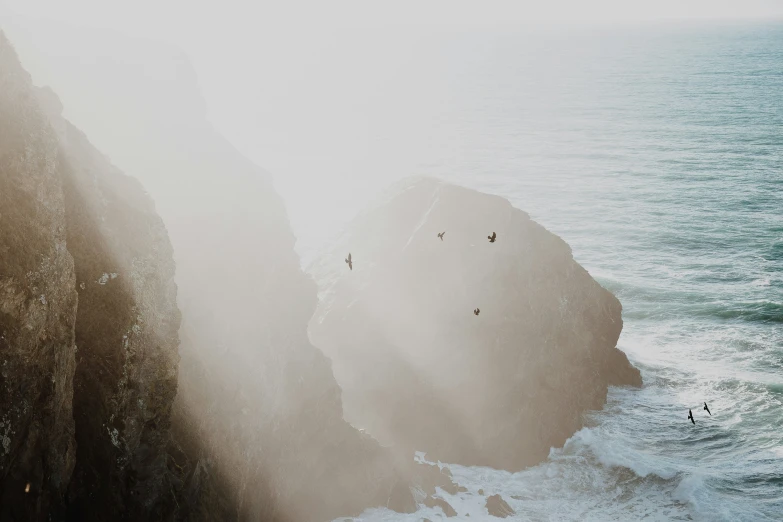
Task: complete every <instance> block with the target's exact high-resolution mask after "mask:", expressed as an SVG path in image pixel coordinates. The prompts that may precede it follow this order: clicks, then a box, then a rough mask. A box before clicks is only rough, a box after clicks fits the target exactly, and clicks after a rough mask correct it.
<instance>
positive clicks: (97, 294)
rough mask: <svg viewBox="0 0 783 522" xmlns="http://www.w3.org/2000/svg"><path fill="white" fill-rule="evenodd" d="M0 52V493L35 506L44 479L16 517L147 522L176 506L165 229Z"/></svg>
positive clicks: (145, 199) (171, 310)
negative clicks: (3, 463) (13, 439)
mask: <svg viewBox="0 0 783 522" xmlns="http://www.w3.org/2000/svg"><path fill="white" fill-rule="evenodd" d="M0 55H2V56H3V63H2V69H0V73H2V75H3V76H2V78H3V81H4V87H5V86H7V87H8V88H7V89H6V88H3V89H2V90H0V100H2V101H1V102H0V103H2V106H3V108H4V111H7V115H8V117H3V119H2V121H3V133H4V134H3V137H2V138H3V139H2V142H1V143H2V147H8V149H7V150H3V154H2V157H3V164H2V176H0V182H1V183H3V184H4V186H5V185H7V186H8V190H2V196H0V197H2V198H4V199H3V205H2V207H1V208H2V212H3V215H4V216H6V215H7V216H8V219H7V220H5V219H4V220H3V223H2V227H0V237H3V238H8V240H7V241H6V240H5V239H4V241H3V242H4V244H3V247H2V250H3V257H2V259H3V261H2V262H3V266H4V268H3V271H2V276H0V277H2V280H3V283H2V284H3V289H4V294H5V298H4V299H3V301H4V303H5V304H4V305H3V312H4V313H5V314H8V315H7V317H8V318H9V323H8V324H7V325H6V324H3V329H4V330H7V331H8V335H7V336H4V337H5V338H6V339H7V341H6V343H7V345H4V346H3V347H2V348H3V350H2V356H3V357H8V360H9V363H10V364H8V365H6V366H5V367H4V368H6V367H7V373H5V370H4V379H7V380H8V382H9V383H10V382H13V383H20V382H21V385H20V384H17V385H16V386H15V387H13V388H14V389H12V387H8V391H3V393H2V395H0V404H2V403H5V402H6V401H11V402H13V405H12V406H11V407H10V408H9V410H7V411H9V413H12V414H13V412H14V411H18V410H21V411H23V412H26V413H27V415H28V416H29V418H28V419H26V420H25V419H20V418H15V419H14V418H12V419H9V423H8V426H9V427H10V428H11V429H12V430H13V431H14V432H15V433H18V434H19V435H20V436H23V437H25V440H26V441H27V442H26V443H25V444H26V446H27V447H20V446H19V445H18V443H17V444H11V443H10V442H9V447H10V449H9V451H8V454H9V455H10V457H9V461H10V462H11V463H12V464H11V466H12V467H11V469H10V472H11V474H10V475H9V478H8V480H9V481H12V482H9V483H8V486H7V487H6V484H5V483H4V484H3V488H2V489H3V494H4V495H5V494H6V493H8V494H10V493H9V492H12V493H16V492H21V491H23V488H22V487H21V486H19V481H26V482H32V484H31V489H32V490H33V492H34V493H35V495H34V496H33V495H31V496H29V497H25V500H27V498H30V499H33V498H34V497H35V496H38V495H39V493H38V492H39V491H40V490H41V487H42V486H41V481H42V479H43V478H45V479H46V480H47V481H48V482H49V483H50V486H51V487H50V491H46V492H45V497H44V494H41V497H42V500H41V502H39V503H38V504H37V505H36V508H35V512H34V513H33V512H28V513H27V515H28V516H27V518H30V519H41V520H49V519H50V517H52V516H55V515H56V514H57V513H58V512H59V511H60V510H62V509H63V507H64V506H65V505H66V504H67V505H68V516H69V517H70V518H72V519H78V520H142V519H152V518H158V517H160V516H162V515H163V513H164V512H166V506H167V504H173V503H174V498H173V496H172V495H171V485H170V484H169V482H168V479H167V466H166V464H167V455H168V454H167V449H168V442H169V435H168V426H169V418H170V412H171V405H172V403H173V400H174V396H175V394H176V387H177V382H176V378H177V361H178V355H177V345H178V342H179V341H178V337H177V331H178V329H179V312H178V310H177V308H176V287H175V286H174V282H173V276H174V262H173V258H172V251H171V246H170V244H169V241H168V237H167V234H166V230H165V228H164V227H163V223H162V221H161V219H160V218H159V217H158V216H157V214H156V213H155V208H154V206H153V204H152V201H151V200H150V198H149V196H148V195H147V194H146V193H145V192H144V190H143V189H142V187H141V185H140V184H139V183H138V182H137V181H135V180H133V179H131V178H129V177H127V176H125V175H123V174H122V173H121V172H119V171H118V170H117V169H116V168H115V167H113V166H112V165H111V164H110V163H109V161H108V160H107V159H106V158H105V157H104V156H103V155H101V154H100V153H99V152H98V151H97V150H95V148H94V147H92V146H91V145H90V143H89V142H88V141H87V139H86V137H85V136H84V134H82V133H81V132H80V131H78V130H77V129H76V128H74V127H73V126H72V125H71V124H70V123H68V122H67V121H65V120H64V119H63V118H62V116H61V111H62V106H61V105H60V102H59V100H58V99H57V97H56V96H55V95H54V93H52V92H51V91H50V90H48V89H42V90H36V89H34V88H33V87H32V85H31V82H30V78H29V76H28V75H27V74H26V73H25V72H24V70H23V69H22V67H21V66H20V65H19V63H18V61H17V59H16V57H15V55H14V53H13V50H12V49H11V47H10V45H9V44H8V42H7V41H6V40H5V38H4V37H2V39H0ZM3 116H5V114H4V115H3ZM5 198H8V199H5ZM44 232H46V234H44ZM6 265H7V266H8V269H6V268H5V266H6ZM23 270H26V272H24V271H23ZM74 276H75V277H74ZM76 292H78V308H77V299H76ZM25 294H27V297H25ZM36 302H37V304H34V303H36ZM6 310H7V311H6ZM74 318H75V324H74ZM6 320H7V319H6V315H4V316H3V323H6ZM14 320H16V321H19V320H21V321H22V322H21V324H15V321H14ZM20 332H21V333H24V335H22V336H20V335H19V334H20ZM74 336H75V341H76V346H77V348H76V349H75V348H74V346H73V341H74ZM36 343H37V344H36ZM17 352H21V357H22V363H24V364H26V365H28V366H29V368H28V369H27V370H25V368H24V366H23V365H22V366H20V364H19V356H16V357H15V356H14V354H16V353H17ZM75 352H76V360H75V361H74V353H75ZM74 362H76V364H74ZM74 367H75V374H74ZM36 379H37V380H41V379H43V381H41V382H39V383H35V382H33V381H34V380H36ZM25 381H30V382H29V383H27V382H25ZM72 407H73V412H72V411H71V408H72ZM2 411H4V412H5V411H6V410H5V409H3V410H2ZM38 418H42V420H41V421H39V420H38ZM74 418H75V439H76V442H77V444H76V452H75V458H74V451H73V448H74V444H73V442H74V440H73V439H74V428H73V426H74ZM4 424H5V423H4ZM33 445H37V447H34V448H30V447H31V446H33ZM36 461H40V462H41V463H36ZM74 463H75V472H74V474H73V476H72V475H71V471H72V470H73V469H74ZM13 466H16V467H21V468H22V469H21V470H14V469H13ZM31 466H33V467H32V469H30V467H31ZM4 471H5V470H4ZM24 475H28V476H27V477H25V476H24ZM66 486H68V488H69V494H68V499H67V501H66V499H65V498H64V497H63V493H64V491H65V488H66ZM25 487H26V485H25ZM164 495H166V496H167V497H166V499H165V501H162V498H161V497H163V496H164ZM4 505H5V503H4ZM169 511H170V510H169Z"/></svg>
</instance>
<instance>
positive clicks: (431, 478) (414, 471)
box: [405, 462, 459, 496]
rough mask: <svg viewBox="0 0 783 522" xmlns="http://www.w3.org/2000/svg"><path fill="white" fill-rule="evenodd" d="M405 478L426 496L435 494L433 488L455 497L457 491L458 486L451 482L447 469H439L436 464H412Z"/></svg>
mask: <svg viewBox="0 0 783 522" xmlns="http://www.w3.org/2000/svg"><path fill="white" fill-rule="evenodd" d="M405 476H406V477H407V478H408V480H409V481H410V483H411V484H412V485H413V486H415V487H416V488H418V489H420V490H421V491H423V492H424V493H425V495H427V496H431V495H435V494H436V492H437V490H436V489H435V488H441V489H442V490H443V491H445V492H447V493H449V494H450V495H456V494H457V491H459V486H458V485H457V484H455V483H454V481H453V480H452V478H451V473H450V472H449V469H448V468H446V467H444V468H439V467H438V466H437V465H436V464H429V463H427V462H417V463H414V464H413V465H411V466H410V467H409V468H408V470H407V472H406V473H405Z"/></svg>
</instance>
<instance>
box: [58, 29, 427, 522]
mask: <svg viewBox="0 0 783 522" xmlns="http://www.w3.org/2000/svg"><path fill="white" fill-rule="evenodd" d="M103 37H104V35H102V38H103ZM117 48H118V49H133V50H138V49H139V46H137V45H135V43H134V42H130V44H129V45H118V46H117ZM85 52H89V49H87V50H85ZM167 56H168V57H172V56H173V57H175V58H174V59H171V61H167V60H168V59H169V58H166V57H167ZM64 60H66V59H65V58H63V57H62V56H61V57H60V58H59V59H58V66H60V67H63V68H64V69H67V70H68V71H69V73H70V74H72V75H78V76H79V77H83V78H100V80H101V81H100V83H98V82H96V84H92V83H87V84H85V85H84V90H83V91H82V92H80V93H79V96H80V97H81V98H82V99H84V98H86V97H89V99H90V100H91V101H94V106H93V107H92V110H94V111H96V113H100V114H101V118H100V119H92V120H89V121H91V122H92V123H93V124H95V125H98V124H106V127H105V128H104V127H88V128H87V129H86V130H87V131H88V134H89V135H91V136H98V137H100V139H101V140H102V141H101V143H102V145H101V148H102V150H104V151H105V152H107V153H108V154H110V155H111V157H112V159H113V160H114V161H116V162H117V164H118V165H119V166H120V167H122V168H123V170H124V171H125V172H128V173H129V174H132V175H134V176H135V177H137V178H138V179H141V180H142V181H143V182H144V183H145V187H147V188H148V189H149V190H150V193H151V194H152V196H153V198H154V200H155V203H156V207H157V209H158V210H159V212H160V213H161V216H162V217H163V219H164V222H165V223H166V227H167V229H168V231H169V235H170V237H171V241H172V245H173V248H174V258H175V261H176V263H177V274H176V281H177V286H178V303H179V307H180V309H181V311H182V327H181V329H180V337H181V340H182V342H181V346H180V354H181V362H180V367H179V389H178V395H177V399H176V405H175V408H174V417H173V423H172V433H173V437H172V439H171V443H170V446H169V453H170V459H169V462H168V476H169V477H170V479H171V480H172V483H171V488H170V490H171V491H173V492H174V494H175V495H176V502H175V503H174V508H173V511H172V512H171V513H170V516H172V517H174V518H176V519H185V520H238V519H241V520H264V521H269V520H297V521H299V520H303V521H304V520H307V521H314V520H328V519H331V518H334V517H336V516H339V515H351V514H355V513H359V512H361V511H362V510H363V509H365V508H366V507H370V506H380V505H385V504H386V503H387V502H388V499H389V495H390V492H391V490H392V488H393V486H394V484H395V482H396V474H395V461H394V459H393V458H392V455H391V454H390V452H389V451H388V450H386V449H384V448H381V447H380V445H379V444H378V443H377V442H376V441H375V440H374V439H372V438H370V437H368V436H364V435H362V434H361V433H360V432H359V431H358V430H356V429H354V428H353V427H351V426H350V425H349V424H347V423H346V422H345V421H344V420H343V416H342V400H341V396H340V393H341V392H340V388H339V387H338V386H337V383H336V381H335V379H334V376H333V374H332V370H331V365H330V362H329V360H328V359H327V358H326V357H325V356H324V355H323V354H322V353H321V352H320V351H319V350H318V349H317V348H315V347H314V346H313V345H312V344H310V342H309V340H308V337H307V324H308V321H309V320H310V317H311V316H312V313H313V311H314V309H315V306H316V292H317V289H316V286H315V284H314V283H313V281H312V280H311V279H310V278H309V277H308V276H306V275H305V274H304V273H303V272H302V270H301V268H300V266H299V259H298V258H297V256H296V253H295V251H294V241H295V239H294V236H293V234H292V232H291V229H290V226H289V223H288V218H287V215H286V212H285V209H284V207H283V204H282V201H281V199H280V197H279V196H278V195H277V194H276V192H275V190H274V188H273V186H272V184H271V181H270V179H269V176H268V175H267V174H266V173H265V172H263V171H262V170H261V169H259V168H258V167H256V166H255V165H253V164H252V163H251V162H250V161H248V160H247V159H246V158H244V157H243V156H242V155H241V154H240V153H239V152H237V151H236V150H235V149H234V148H232V147H231V146H230V145H229V144H228V143H227V142H226V140H225V139H223V137H222V136H220V135H219V134H218V133H217V132H216V131H215V130H214V129H213V128H212V127H211V126H210V125H209V123H208V122H207V120H206V114H205V111H204V105H203V102H201V99H200V94H199V92H198V86H197V83H196V81H195V75H194V73H193V71H192V69H191V68H190V67H189V65H188V63H187V61H186V60H183V59H182V58H181V56H179V55H177V53H168V52H167V51H165V50H160V49H157V50H152V52H150V53H148V54H147V53H146V52H145V54H143V55H142V56H140V57H139V56H117V57H115V59H113V60H112V61H111V62H110V63H106V61H103V62H101V64H102V66H103V65H106V66H108V67H112V69H111V71H110V74H102V73H105V71H97V72H96V71H95V70H92V71H90V70H85V69H82V67H85V64H94V63H95V62H94V61H91V60H89V59H84V58H82V59H80V60H78V61H75V62H73V63H68V64H67V66H66V64H65V62H64ZM133 64H143V65H144V72H145V75H143V76H142V75H139V74H138V69H137V68H135V67H134V66H133ZM156 71H157V72H159V73H160V76H155V75H156V74H157V73H156ZM94 89H97V90H94ZM103 101H108V103H106V104H105V105H102V104H101V103H102V102H103ZM66 102H67V99H66ZM129 115H130V116H132V117H129ZM118 129H121V132H118ZM128 143H132V144H133V147H128ZM74 257H78V256H77V254H76V253H74ZM109 261H110V259H108V258H107V259H103V260H102V262H101V264H100V266H99V267H98V266H96V267H95V268H96V270H100V271H101V273H107V274H108V275H109V280H108V281H107V283H106V285H104V286H101V285H93V286H92V287H90V286H89V284H90V282H91V281H95V280H96V279H97V278H99V277H100V276H95V275H93V274H90V275H89V276H88V275H84V276H82V275H81V274H80V273H79V269H78V263H77V275H78V281H79V282H81V281H82V280H84V281H85V282H86V283H85V284H86V285H88V286H87V287H86V288H87V289H86V290H85V292H86V291H91V292H95V293H96V295H98V294H97V293H98V292H102V291H104V290H107V289H111V288H113V287H112V285H116V283H120V282H121V281H122V280H123V277H124V276H125V275H126V273H127V268H123V267H115V266H114V265H112V264H111V263H109ZM123 270H124V271H123ZM112 272H116V273H118V274H119V276H118V277H117V278H116V279H111V273H112ZM115 287H116V286H115ZM80 292H82V290H80ZM121 297H122V295H121V294H118V295H116V298H117V299H120V298H121ZM80 298H81V299H82V300H83V299H84V298H85V296H84V295H80ZM119 303H120V305H121V306H120V307H119V308H120V310H119V312H122V311H123V310H124V309H125V308H124V306H125V304H124V303H125V302H124V301H123V300H121V299H120V300H119ZM118 306H119V305H118ZM120 317H124V315H122V313H121V314H120ZM145 324H146V323H145ZM86 326H87V325H85V327H86ZM127 327H128V325H127V324H124V323H123V327H122V328H127ZM122 328H120V327H118V328H117V330H116V331H115V330H112V331H108V332H104V333H103V334H101V336H103V337H107V338H109V339H114V338H115V336H116V334H117V333H119V332H120V331H122V332H123V334H124V332H125V330H123V329H122ZM77 329H78V326H77ZM86 331H89V332H92V330H91V329H86ZM77 335H78V332H77ZM97 335H98V334H97V332H96V336H97ZM107 342H109V341H107ZM112 342H113V341H112ZM81 352H82V347H81V344H80V346H79V353H81ZM115 364H116V363H115V361H112V366H111V369H112V370H111V371H112V372H115V371H116V369H119V368H120V367H121V366H115ZM80 367H81V362H80ZM96 369H97V370H100V369H103V368H99V367H95V368H93V370H96ZM99 375H100V374H99ZM78 381H79V374H78V372H77V389H76V393H77V395H78V394H79V387H78ZM107 382H108V381H106V382H104V381H103V380H100V379H99V380H97V381H96V382H95V383H94V387H93V388H91V389H90V391H91V393H94V394H95V395H98V396H99V397H100V398H96V401H97V402H98V404H96V405H95V408H96V409H97V410H98V411H99V412H100V418H101V419H111V416H112V414H114V412H115V411H121V412H122V414H121V415H123V416H127V415H128V414H129V413H128V412H130V415H131V417H132V418H134V419H139V420H140V418H139V417H138V416H135V413H134V411H132V410H129V409H128V408H129V407H130V401H129V400H128V401H126V400H125V398H124V397H125V395H124V394H123V393H120V394H119V396H120V397H119V398H118V399H117V403H118V405H119V406H117V407H115V406H113V404H114V403H113V402H108V398H107V397H111V395H106V394H107V393H108V392H109V390H108V388H106V387H105V384H106V383H107ZM135 389H136V388H133V390H135ZM168 389H169V388H168V387H164V392H165V393H168ZM115 394H117V392H115ZM129 397H130V396H129ZM134 400H135V397H134ZM145 400H146V399H145ZM125 405H128V406H125ZM80 411H81V410H79V408H76V420H77V439H78V429H79V423H80ZM118 415H120V414H117V415H115V417H114V418H115V419H117V418H118ZM100 422H101V423H107V425H108V424H109V423H108V422H106V420H101V421H100ZM134 422H135V421H134ZM145 426H146V425H145ZM114 427H115V428H117V430H118V432H121V429H120V428H121V427H122V426H119V425H114ZM134 433H135V432H134ZM134 437H135V435H134ZM142 438H143V435H142ZM133 440H135V438H134V439H133ZM118 443H119V444H120V447H124V444H125V442H123V441H121V440H119V439H118ZM152 447H153V450H151V455H153V456H154V455H155V454H156V453H155V449H156V448H157V446H156V445H153V446H152ZM80 448H81V443H80ZM96 451H99V453H96V454H95V458H98V457H100V458H103V456H105V455H113V453H112V452H113V451H116V450H115V449H113V448H112V447H110V446H105V447H102V449H98V450H96ZM127 454H128V453H123V455H127ZM411 456H412V455H410V456H409V457H411ZM408 460H410V458H409V459H408ZM155 462H157V461H155ZM80 469H81V468H80V466H79V465H77V470H76V473H75V475H74V477H75V480H82V478H81V477H86V479H84V480H85V482H84V483H85V484H93V483H94V482H90V480H91V479H90V477H93V476H95V474H94V473H93V471H92V470H93V469H97V468H86V471H85V472H84V473H81V472H80ZM150 469H153V468H150ZM154 469H157V468H154ZM80 489H83V490H86V488H83V487H82V488H80ZM164 489H165V488H164ZM399 489H400V490H401V491H402V492H403V493H405V491H407V495H408V499H409V500H411V495H410V491H409V490H407V489H406V487H405V485H404V484H403V487H401V488H399ZM154 491H157V489H155V490H154ZM403 496H405V495H403Z"/></svg>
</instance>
